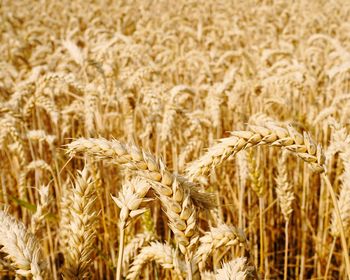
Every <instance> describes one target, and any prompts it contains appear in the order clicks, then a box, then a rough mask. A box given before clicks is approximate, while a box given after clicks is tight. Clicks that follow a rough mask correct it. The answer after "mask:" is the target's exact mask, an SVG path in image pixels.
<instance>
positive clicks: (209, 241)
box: [194, 224, 246, 270]
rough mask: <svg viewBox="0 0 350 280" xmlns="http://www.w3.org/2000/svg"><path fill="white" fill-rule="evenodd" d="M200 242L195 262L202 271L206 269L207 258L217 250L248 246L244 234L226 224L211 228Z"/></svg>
mask: <svg viewBox="0 0 350 280" xmlns="http://www.w3.org/2000/svg"><path fill="white" fill-rule="evenodd" d="M199 240H200V245H199V247H198V250H197V251H196V253H195V256H194V261H195V262H197V263H199V268H200V270H203V269H204V268H205V263H206V260H207V258H208V257H209V255H210V254H212V253H213V252H214V250H215V249H218V248H220V247H228V246H234V245H240V246H245V245H246V238H245V236H244V234H243V232H241V231H239V230H237V229H236V228H235V227H233V226H231V227H230V226H228V225H226V224H222V225H219V226H218V227H213V228H211V229H210V231H207V232H206V233H205V234H204V236H202V237H201V238H200V239H199Z"/></svg>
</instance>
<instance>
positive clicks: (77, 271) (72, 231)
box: [63, 167, 97, 279]
mask: <svg viewBox="0 0 350 280" xmlns="http://www.w3.org/2000/svg"><path fill="white" fill-rule="evenodd" d="M95 200H96V193H95V190H94V183H93V181H92V179H91V177H89V174H88V169H87V167H85V168H84V169H83V170H82V171H78V177H77V178H76V180H75V184H74V188H73V189H72V191H71V205H70V210H71V211H70V212H71V220H70V223H69V225H68V231H69V236H68V244H69V247H70V249H69V250H67V249H66V250H65V258H66V260H65V267H64V271H63V274H64V278H65V279H88V278H89V270H90V267H89V266H90V263H91V257H92V254H93V250H94V242H95V238H96V231H95V226H96V216H97V214H96V212H95V211H94V203H95Z"/></svg>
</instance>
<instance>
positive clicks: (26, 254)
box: [0, 211, 45, 280]
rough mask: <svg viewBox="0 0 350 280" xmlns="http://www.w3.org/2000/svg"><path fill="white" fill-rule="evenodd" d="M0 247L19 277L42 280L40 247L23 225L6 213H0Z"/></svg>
mask: <svg viewBox="0 0 350 280" xmlns="http://www.w3.org/2000/svg"><path fill="white" fill-rule="evenodd" d="M0 225H1V226H0V245H1V246H2V248H1V251H2V252H3V253H5V254H6V258H7V259H9V260H10V261H11V263H12V266H13V267H14V268H15V269H16V273H17V274H18V275H21V276H26V277H27V276H32V277H33V279H35V280H42V279H43V277H44V273H45V267H44V263H43V262H42V260H41V254H40V245H39V242H38V240H37V239H36V238H35V236H34V235H33V234H31V233H30V232H29V231H28V230H27V229H26V227H25V226H24V224H23V223H21V222H19V221H17V220H16V219H15V218H13V217H12V216H10V215H9V214H8V213H7V212H6V211H0Z"/></svg>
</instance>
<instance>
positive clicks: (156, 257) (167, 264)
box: [126, 242, 185, 280]
mask: <svg viewBox="0 0 350 280" xmlns="http://www.w3.org/2000/svg"><path fill="white" fill-rule="evenodd" d="M151 261H156V262H157V263H158V264H160V265H161V266H162V267H163V268H165V269H172V270H173V271H174V272H175V273H176V275H177V277H178V278H180V279H182V278H183V277H182V275H183V274H184V271H185V270H184V269H185V268H184V264H183V263H182V262H180V261H179V257H178V256H177V254H176V252H175V250H174V249H172V248H171V247H170V246H169V245H167V244H162V243H159V242H152V243H151V245H150V246H147V247H144V248H143V249H142V250H141V252H140V253H139V254H138V255H137V256H136V258H135V260H134V262H133V263H132V267H131V268H130V270H129V273H128V275H127V277H126V279H128V280H132V279H137V277H138V276H139V274H140V273H141V270H142V267H143V266H144V265H145V264H146V263H148V262H151Z"/></svg>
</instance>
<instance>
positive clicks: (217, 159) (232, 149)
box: [187, 122, 325, 178]
mask: <svg viewBox="0 0 350 280" xmlns="http://www.w3.org/2000/svg"><path fill="white" fill-rule="evenodd" d="M231 135H232V136H231V137H227V138H223V139H221V140H220V141H219V143H218V144H216V145H214V146H212V147H210V148H209V150H208V151H207V153H205V154H204V155H203V156H202V157H200V158H199V159H198V160H196V161H194V162H193V163H192V164H190V165H189V166H188V168H187V173H188V176H189V177H190V178H195V177H196V176H198V175H202V174H207V173H208V172H209V171H210V170H211V169H213V168H215V167H216V166H217V165H219V164H220V163H222V162H223V161H224V160H226V159H228V158H229V157H231V156H234V155H235V154H237V153H238V152H239V151H241V150H244V149H248V148H250V147H254V146H258V145H269V146H278V147H284V148H286V149H288V150H290V151H292V152H294V153H296V154H297V155H298V156H299V157H300V158H301V159H303V160H304V161H306V162H307V163H309V164H310V166H311V167H312V169H313V170H314V171H317V172H323V171H324V167H323V164H324V162H325V158H324V155H323V151H322V148H321V146H320V145H319V146H316V145H315V143H314V142H313V141H312V140H311V137H310V136H309V134H308V133H306V132H304V134H303V135H302V134H300V133H299V132H297V131H296V130H295V129H294V128H293V127H292V126H291V125H288V126H287V127H286V128H284V127H281V126H278V125H277V124H275V123H272V122H268V123H266V125H265V126H255V125H250V126H249V130H245V131H233V132H231Z"/></svg>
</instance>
